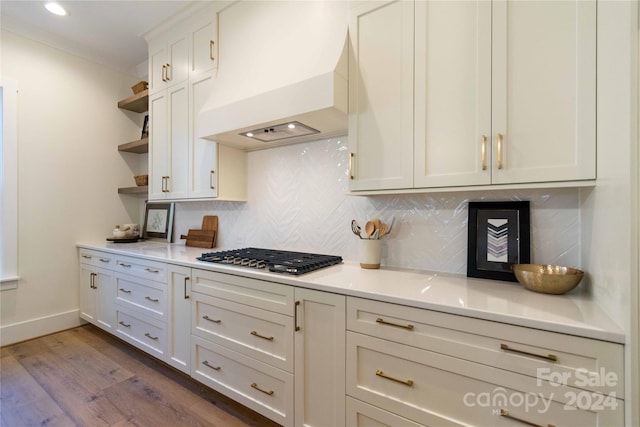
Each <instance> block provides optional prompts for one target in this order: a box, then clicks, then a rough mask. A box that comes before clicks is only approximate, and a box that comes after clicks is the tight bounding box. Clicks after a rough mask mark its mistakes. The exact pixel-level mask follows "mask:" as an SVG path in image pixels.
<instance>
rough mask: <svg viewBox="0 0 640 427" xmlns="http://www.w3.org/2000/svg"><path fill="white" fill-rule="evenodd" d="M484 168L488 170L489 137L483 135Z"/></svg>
mask: <svg viewBox="0 0 640 427" xmlns="http://www.w3.org/2000/svg"><path fill="white" fill-rule="evenodd" d="M482 170H483V171H485V170H487V137H486V135H482Z"/></svg>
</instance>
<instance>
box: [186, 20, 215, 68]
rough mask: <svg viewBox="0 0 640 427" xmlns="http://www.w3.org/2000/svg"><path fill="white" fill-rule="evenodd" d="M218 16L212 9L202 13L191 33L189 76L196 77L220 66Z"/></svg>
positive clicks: (195, 21) (193, 24)
mask: <svg viewBox="0 0 640 427" xmlns="http://www.w3.org/2000/svg"><path fill="white" fill-rule="evenodd" d="M217 38H218V15H217V13H216V12H214V11H213V9H212V8H207V9H205V10H204V11H202V12H201V13H200V14H199V15H198V17H197V19H195V20H194V22H193V23H192V26H191V30H190V33H189V43H190V44H191V58H189V75H190V76H195V75H197V74H200V73H202V72H205V71H208V70H211V69H214V68H216V67H217V66H218V40H217Z"/></svg>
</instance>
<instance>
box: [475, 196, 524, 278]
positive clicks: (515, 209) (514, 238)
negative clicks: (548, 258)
mask: <svg viewBox="0 0 640 427" xmlns="http://www.w3.org/2000/svg"><path fill="white" fill-rule="evenodd" d="M468 224H469V225H468V232H469V235H468V246H467V277H479V278H483V279H493V280H505V281H511V282H516V281H517V280H516V277H515V275H514V274H513V271H512V270H511V266H512V265H513V264H528V263H529V262H530V258H531V248H530V238H531V237H530V229H531V224H530V203H529V201H516V202H469V223H468Z"/></svg>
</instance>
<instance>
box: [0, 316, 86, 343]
mask: <svg viewBox="0 0 640 427" xmlns="http://www.w3.org/2000/svg"><path fill="white" fill-rule="evenodd" d="M84 323H86V322H85V321H84V320H82V319H80V310H71V311H65V312H63V313H57V314H53V315H51V316H45V317H40V318H38V319H31V320H26V321H24V322H19V323H13V324H11V325H3V326H1V327H0V346H5V345H9V344H13V343H17V342H20V341H25V340H29V339H32V338H37V337H41V336H43V335H47V334H52V333H54V332H59V331H64V330H65V329H70V328H75V327H76V326H80V325H83V324H84Z"/></svg>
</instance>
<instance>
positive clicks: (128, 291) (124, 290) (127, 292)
mask: <svg viewBox="0 0 640 427" xmlns="http://www.w3.org/2000/svg"><path fill="white" fill-rule="evenodd" d="M120 292H124V293H125V294H130V293H131V291H130V290H129V289H125V288H120Z"/></svg>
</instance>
